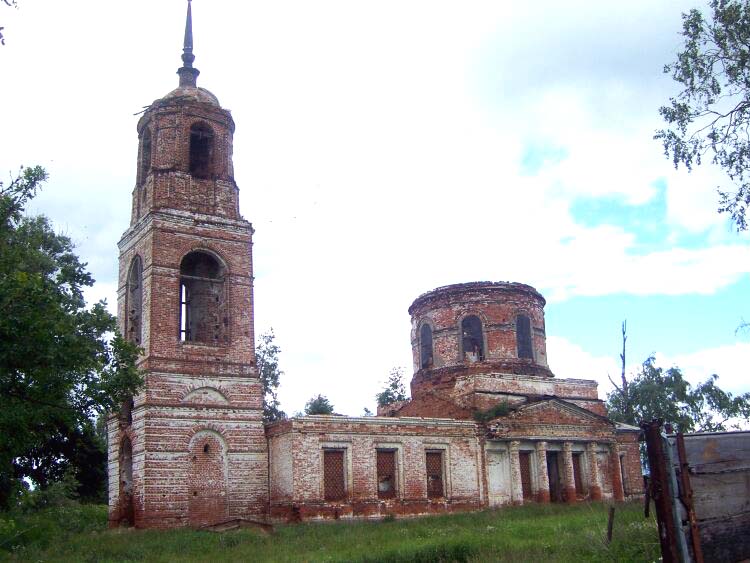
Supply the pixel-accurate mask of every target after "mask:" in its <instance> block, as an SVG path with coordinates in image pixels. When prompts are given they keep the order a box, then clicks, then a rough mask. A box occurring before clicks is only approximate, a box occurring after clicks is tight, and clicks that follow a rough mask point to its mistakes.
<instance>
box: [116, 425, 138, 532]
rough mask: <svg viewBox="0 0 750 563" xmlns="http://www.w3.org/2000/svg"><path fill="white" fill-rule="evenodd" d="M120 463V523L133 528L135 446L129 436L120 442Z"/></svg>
mask: <svg viewBox="0 0 750 563" xmlns="http://www.w3.org/2000/svg"><path fill="white" fill-rule="evenodd" d="M118 462H119V468H120V475H119V478H120V483H119V493H120V494H119V500H118V505H119V512H120V522H121V523H122V524H125V525H128V526H132V525H133V524H134V523H135V522H134V510H133V445H132V443H131V442H130V438H128V437H127V436H125V437H124V438H123V439H122V442H120V452H119V456H118Z"/></svg>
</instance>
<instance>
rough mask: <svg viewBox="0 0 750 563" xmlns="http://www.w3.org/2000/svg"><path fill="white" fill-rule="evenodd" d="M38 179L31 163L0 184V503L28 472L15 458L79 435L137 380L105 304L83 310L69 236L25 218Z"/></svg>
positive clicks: (82, 283)
mask: <svg viewBox="0 0 750 563" xmlns="http://www.w3.org/2000/svg"><path fill="white" fill-rule="evenodd" d="M46 179H47V174H46V172H45V171H44V169H42V168H41V167H38V166H36V167H32V168H25V169H22V170H21V173H20V175H19V176H18V177H16V178H14V179H12V180H11V181H10V183H9V184H8V185H7V186H5V185H4V184H3V183H0V311H2V314H1V315H0V390H1V391H0V507H7V506H8V505H9V503H10V502H11V499H12V496H13V492H14V490H17V489H18V488H19V487H20V486H21V484H22V481H21V480H22V479H23V478H24V477H30V478H33V477H34V475H33V474H32V471H31V469H32V466H33V463H25V462H24V460H31V459H34V458H36V459H41V457H42V456H41V452H43V451H44V448H45V446H49V445H50V443H51V442H54V441H55V440H58V438H59V437H60V436H61V434H65V433H67V435H68V438H70V437H71V436H73V435H75V434H80V435H88V432H89V428H90V425H91V420H92V418H94V417H95V416H96V415H97V414H98V415H100V416H101V415H102V414H103V413H104V412H106V411H115V410H118V408H119V406H120V405H121V404H122V403H123V402H124V401H125V400H126V399H127V398H128V397H130V396H132V394H134V393H135V392H136V391H137V389H138V387H139V386H140V385H141V383H142V378H141V375H140V373H139V372H138V370H137V369H136V368H135V361H136V359H137V356H138V348H137V347H136V346H134V345H133V344H131V343H129V342H126V341H125V340H124V339H123V338H122V337H121V336H120V335H118V334H116V333H115V330H116V321H115V318H114V317H113V316H112V315H111V314H109V313H108V312H107V310H106V304H105V303H104V302H99V303H97V304H95V305H94V306H93V307H91V308H86V303H85V300H84V298H83V293H82V289H83V288H84V287H86V286H91V285H92V284H93V283H94V280H93V279H92V277H91V275H90V274H89V273H88V272H87V271H86V268H85V264H82V263H81V262H80V261H79V259H78V257H77V256H76V255H75V253H74V252H73V244H72V243H71V241H70V239H69V238H67V237H65V236H62V235H59V234H56V233H55V232H54V231H53V229H52V227H51V226H50V224H49V222H48V220H47V219H46V218H45V217H41V216H39V217H27V216H25V215H24V209H25V206H26V204H27V203H28V201H29V200H30V199H31V198H32V197H34V195H35V194H36V192H37V190H38V189H39V187H40V186H41V184H42V183H43V182H44V181H46ZM47 454H49V456H48V459H50V460H51V459H57V460H58V461H59V462H61V463H67V464H71V463H74V462H75V460H73V459H66V456H67V455H68V454H67V453H65V452H63V451H62V450H60V451H58V452H57V454H54V453H53V452H52V451H49V452H47ZM64 458H65V459H64ZM49 475H50V477H51V478H55V476H56V475H57V474H56V473H55V472H54V471H50V472H49ZM37 477H38V476H37Z"/></svg>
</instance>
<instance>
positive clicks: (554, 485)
mask: <svg viewBox="0 0 750 563" xmlns="http://www.w3.org/2000/svg"><path fill="white" fill-rule="evenodd" d="M547 482H548V483H549V497H550V500H551V501H552V502H562V501H563V491H562V482H561V479H560V464H559V456H558V455H557V452H549V451H548V452H547Z"/></svg>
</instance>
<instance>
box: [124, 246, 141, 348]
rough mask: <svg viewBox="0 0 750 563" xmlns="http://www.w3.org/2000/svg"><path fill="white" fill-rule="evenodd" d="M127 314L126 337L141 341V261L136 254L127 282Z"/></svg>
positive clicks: (136, 341)
mask: <svg viewBox="0 0 750 563" xmlns="http://www.w3.org/2000/svg"><path fill="white" fill-rule="evenodd" d="M127 308H128V312H127V316H126V319H125V325H126V326H125V335H126V338H127V339H128V340H129V341H130V342H133V343H134V344H138V345H140V343H141V330H142V322H141V316H142V313H143V263H142V262H141V257H140V256H136V257H135V258H133V262H132V263H131V264H130V271H129V272H128V282H127Z"/></svg>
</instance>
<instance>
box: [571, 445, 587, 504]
mask: <svg viewBox="0 0 750 563" xmlns="http://www.w3.org/2000/svg"><path fill="white" fill-rule="evenodd" d="M573 481H574V483H575V487H576V495H578V496H583V495H584V494H585V491H584V489H583V473H582V472H581V454H573Z"/></svg>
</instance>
